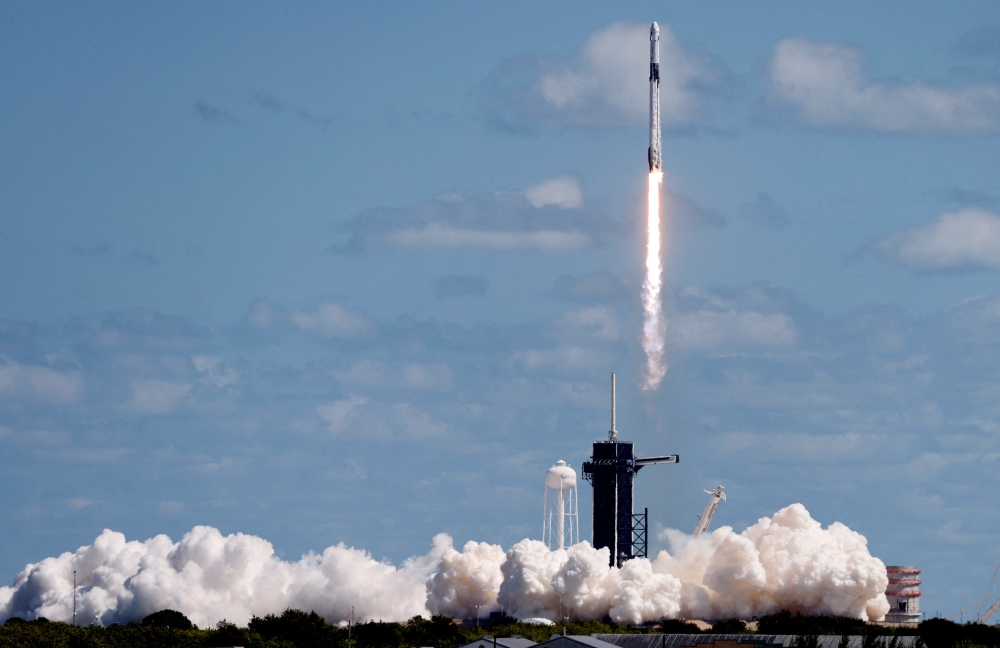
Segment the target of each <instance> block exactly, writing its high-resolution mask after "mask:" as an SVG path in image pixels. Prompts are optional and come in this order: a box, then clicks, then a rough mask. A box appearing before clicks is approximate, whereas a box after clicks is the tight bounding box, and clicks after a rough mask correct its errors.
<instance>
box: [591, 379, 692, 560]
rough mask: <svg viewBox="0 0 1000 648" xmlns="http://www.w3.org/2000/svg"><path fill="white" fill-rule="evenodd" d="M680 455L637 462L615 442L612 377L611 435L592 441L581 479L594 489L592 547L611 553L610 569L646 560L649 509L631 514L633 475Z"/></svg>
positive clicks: (623, 445)
mask: <svg viewBox="0 0 1000 648" xmlns="http://www.w3.org/2000/svg"><path fill="white" fill-rule="evenodd" d="M680 459H681V458H680V455H667V456H663V457H645V458H642V459H640V458H638V457H636V456H635V451H634V449H633V446H632V444H631V443H627V442H624V441H619V440H618V431H617V430H616V429H615V375H614V374H611V431H610V432H608V440H607V441H595V442H594V453H593V455H592V456H591V458H590V461H586V462H584V464H583V477H584V479H586V480H587V481H589V482H590V484H591V485H592V486H593V487H594V537H593V540H594V547H596V548H597V549H600V548H602V547H608V548H609V549H610V550H611V565H616V564H617V565H618V566H619V567H621V565H622V563H623V562H625V561H626V560H629V559H631V558H640V557H641V558H645V557H646V555H647V551H646V546H647V541H648V523H647V522H648V516H649V509H643V512H642V513H633V496H634V490H635V489H634V479H635V474H636V473H637V472H639V469H640V468H642V467H643V466H649V465H651V464H671V463H678V462H679V461H680Z"/></svg>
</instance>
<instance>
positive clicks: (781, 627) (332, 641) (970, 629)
mask: <svg viewBox="0 0 1000 648" xmlns="http://www.w3.org/2000/svg"><path fill="white" fill-rule="evenodd" d="M565 625H566V632H567V633H568V634H572V635H590V634H618V633H641V634H659V633H667V634H702V633H703V632H702V631H701V630H699V629H698V627H697V626H696V625H694V624H693V623H688V622H685V621H664V622H662V623H661V624H659V625H656V626H642V627H634V626H624V625H616V624H614V623H612V622H611V621H610V620H609V619H605V620H604V621H581V622H573V623H568V624H565ZM555 632H562V624H559V625H557V626H544V625H536V624H525V623H521V622H519V621H517V620H516V619H513V618H511V617H501V618H498V619H493V620H491V621H490V622H489V623H484V624H483V625H482V627H479V628H471V629H463V628H462V627H460V626H459V625H458V624H456V623H455V622H454V621H452V619H450V618H448V617H443V616H435V617H432V618H431V619H424V618H422V617H414V618H412V619H410V620H409V621H407V622H406V623H384V622H378V621H371V622H368V623H359V624H357V625H355V626H353V628H351V630H350V633H348V629H347V628H345V627H340V626H336V625H332V624H330V623H327V622H326V621H325V620H324V619H323V618H322V617H321V616H319V615H318V614H316V613H315V612H309V613H306V612H302V611H299V610H286V611H285V612H284V613H282V614H281V615H273V614H269V615H267V616H265V617H254V618H252V619H251V620H250V622H249V623H248V624H247V625H246V627H239V626H237V625H235V624H232V623H227V622H225V621H222V622H220V623H219V624H217V625H216V627H215V628H212V629H199V628H196V627H195V626H194V625H192V624H191V622H190V621H189V620H188V619H187V618H186V617H185V616H184V615H183V614H181V613H180V612H175V611H173V610H163V611H161V612H157V613H155V614H151V615H149V616H148V617H146V618H145V619H143V620H142V622H141V623H127V624H125V625H117V624H115V625H111V626H108V627H101V626H90V627H82V628H81V627H74V626H72V625H69V624H66V623H60V622H50V621H48V620H46V619H36V620H34V621H24V620H22V619H18V618H11V619H8V620H7V622H6V623H5V624H4V625H3V626H0V648H8V647H9V648H36V647H43V648H219V647H223V646H244V647H245V648H409V647H412V646H428V647H432V648H453V647H454V646H458V645H461V644H465V643H469V642H472V641H475V640H477V639H482V638H483V637H485V636H488V635H493V636H496V637H510V636H513V635H520V636H522V637H524V638H525V639H530V640H532V641H536V642H541V641H545V640H546V639H548V638H549V637H550V636H551V635H552V634H553V633H555ZM704 632H706V633H718V634H739V633H748V634H750V633H751V631H750V630H749V629H748V628H747V626H746V624H744V623H743V622H742V621H739V620H735V619H731V620H728V621H720V622H718V623H716V624H715V625H714V626H712V628H711V629H710V630H706V631H704ZM757 634H760V635H765V634H767V635H771V634H781V635H799V636H800V642H799V643H800V644H801V645H800V646H795V647H793V648H815V645H816V642H815V638H816V637H818V636H820V635H863V636H865V637H866V640H865V642H864V646H862V648H886V646H887V645H885V644H879V643H877V642H878V641H882V640H880V639H878V638H879V637H885V636H887V635H890V636H891V635H895V636H908V635H916V636H918V637H919V638H920V644H922V646H925V647H926V648H977V647H983V648H1000V628H998V627H996V626H986V625H981V624H974V623H966V624H961V625H960V624H956V623H953V622H951V621H947V620H945V619H929V620H927V621H924V622H923V623H921V624H920V626H919V627H917V628H887V627H884V626H880V625H877V624H867V623H865V622H864V621H859V620H857V619H849V618H845V617H824V616H801V615H792V614H790V613H788V612H780V613H778V614H773V615H769V616H764V617H761V618H760V619H758V624H757ZM888 648H891V643H890V644H888Z"/></svg>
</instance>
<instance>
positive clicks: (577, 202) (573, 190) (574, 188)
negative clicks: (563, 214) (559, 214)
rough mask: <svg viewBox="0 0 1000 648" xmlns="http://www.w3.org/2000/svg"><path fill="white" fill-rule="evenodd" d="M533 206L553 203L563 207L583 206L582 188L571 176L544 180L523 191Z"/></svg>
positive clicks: (576, 207)
mask: <svg viewBox="0 0 1000 648" xmlns="http://www.w3.org/2000/svg"><path fill="white" fill-rule="evenodd" d="M524 195H525V196H527V197H528V202H530V203H531V205H532V206H533V207H546V206H548V205H555V206H556V207H562V208H563V209H580V208H581V207H583V189H582V188H581V187H580V182H579V181H578V180H577V179H576V178H574V177H572V176H559V177H557V178H552V179H550V180H546V181H545V182H543V183H542V184H540V185H536V186H534V187H531V188H530V189H528V190H527V191H525V192H524Z"/></svg>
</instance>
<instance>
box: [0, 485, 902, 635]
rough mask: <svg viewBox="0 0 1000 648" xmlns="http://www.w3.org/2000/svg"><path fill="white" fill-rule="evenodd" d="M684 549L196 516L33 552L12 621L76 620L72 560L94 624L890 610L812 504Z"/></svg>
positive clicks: (682, 542)
mask: <svg viewBox="0 0 1000 648" xmlns="http://www.w3.org/2000/svg"><path fill="white" fill-rule="evenodd" d="M666 536H667V539H668V540H669V542H670V545H671V550H670V552H667V551H662V552H660V554H659V555H658V556H657V557H656V558H655V559H653V560H648V559H645V558H636V559H634V560H630V561H628V562H626V563H625V564H624V565H623V566H622V567H621V568H615V567H609V566H608V558H609V552H608V550H607V549H595V548H593V547H592V546H590V544H589V543H587V542H582V543H580V544H577V545H574V546H572V547H569V548H567V549H561V550H555V551H552V550H549V549H548V548H547V547H546V546H545V545H544V544H543V543H541V542H539V541H537V540H527V539H525V540H522V541H520V542H518V543H517V544H515V545H514V546H513V547H511V548H510V550H508V551H506V552H504V550H503V549H502V548H501V547H500V546H499V545H491V544H488V543H479V542H471V541H470V542H468V543H466V544H465V545H464V547H463V548H462V551H458V550H456V549H455V548H454V547H453V546H452V540H451V538H450V537H448V536H447V535H445V534H438V535H437V536H435V537H434V540H433V543H432V547H431V549H430V551H429V552H428V553H427V554H425V555H423V556H419V557H414V558H410V559H409V560H407V561H406V562H405V563H404V564H403V565H402V566H401V567H398V568H397V567H395V566H393V565H390V564H387V563H383V562H378V561H376V560H374V559H373V558H372V557H371V555H370V554H369V553H367V552H365V551H362V550H359V549H353V548H350V547H346V546H345V545H343V544H339V545H336V546H333V547H329V548H327V549H326V550H324V551H323V552H322V553H321V554H315V553H309V554H306V555H305V556H303V557H302V558H301V559H300V560H298V561H296V562H287V561H283V560H281V559H279V558H277V557H276V556H275V555H274V549H273V547H272V546H271V544H270V543H269V542H267V541H266V540H264V539H262V538H258V537H256V536H250V535H244V534H240V533H237V534H232V535H228V536H223V535H222V534H221V533H220V532H219V531H218V530H216V529H213V528H211V527H195V528H194V529H192V530H191V531H190V532H189V533H187V534H186V535H185V536H184V537H183V538H181V540H180V541H179V542H176V543H175V542H173V541H172V540H171V539H170V538H168V537H166V536H163V535H161V536H156V537H155V538H151V539H149V540H146V541H145V542H138V541H126V539H125V537H124V536H123V535H122V534H121V533H116V532H114V531H110V530H105V531H104V532H103V533H102V534H101V535H100V536H98V538H97V539H96V540H95V541H94V543H93V544H92V545H88V546H84V547H81V548H80V549H78V550H77V551H75V552H72V553H70V552H67V553H64V554H62V555H60V556H58V557H55V558H46V559H45V560H42V561H41V562H38V563H34V564H30V565H28V566H26V567H25V568H24V569H23V570H22V571H21V573H20V574H18V576H17V578H16V579H15V582H14V585H13V586H11V587H0V622H2V621H4V620H6V619H8V618H10V617H12V616H18V617H21V618H25V619H33V618H37V617H40V616H44V617H46V618H48V619H51V620H59V621H70V620H71V619H72V610H73V571H74V570H76V572H77V576H76V577H77V584H78V589H77V618H78V622H79V623H81V624H83V625H89V624H90V623H92V622H97V623H100V624H103V625H107V624H110V623H124V622H127V621H137V620H140V619H142V618H143V617H144V616H146V615H148V614H150V613H152V612H156V611H158V610H162V609H167V608H169V609H174V610H178V611H180V612H182V613H184V614H185V615H187V616H188V617H189V618H190V619H191V620H192V621H193V622H194V623H196V624H197V625H199V626H202V627H205V626H210V625H212V624H214V623H217V622H218V621H220V620H223V619H226V620H228V621H231V622H235V623H238V624H245V623H246V622H247V621H249V619H250V617H251V616H253V615H256V616H263V615H266V614H273V613H280V612H282V611H283V610H285V609H287V608H297V609H302V610H307V611H311V610H314V611H316V612H317V613H319V614H320V615H322V616H323V617H325V618H326V619H327V620H328V621H331V622H335V623H336V622H339V621H344V620H346V619H348V618H349V617H350V611H349V606H354V609H355V618H356V620H358V621H365V620H372V619H381V620H385V621H403V620H406V619H409V618H411V617H413V616H415V615H418V614H419V615H424V616H429V615H430V614H445V615H448V616H453V617H460V618H475V617H476V615H477V608H478V613H479V614H480V615H482V616H484V617H485V616H487V615H488V614H489V612H491V611H494V610H497V609H499V608H500V607H501V606H502V607H503V609H504V611H505V612H507V613H508V614H511V615H513V616H516V617H518V618H521V619H526V618H544V619H549V620H553V621H559V620H562V619H563V618H564V617H569V618H570V619H601V618H604V617H606V616H609V617H610V618H611V619H612V620H614V621H615V622H618V623H642V622H646V621H659V620H662V619H673V618H698V619H724V618H734V617H738V618H749V617H750V616H751V615H755V614H756V615H761V614H767V613H771V612H776V611H778V610H781V609H790V610H794V611H801V612H803V613H806V614H809V613H815V614H836V615H844V616H851V617H856V618H861V619H872V620H877V619H881V618H883V617H884V615H885V613H886V612H887V611H888V610H889V605H888V603H887V601H886V598H885V595H884V592H885V588H886V586H887V585H888V579H887V577H886V571H885V565H883V564H882V562H881V561H880V560H878V559H877V558H874V557H872V556H871V554H870V553H869V552H868V547H867V542H866V540H865V538H864V537H863V536H861V535H860V534H858V533H856V532H854V531H851V530H850V529H848V528H847V527H846V526H844V525H843V524H840V523H836V522H835V523H834V524H832V525H830V526H829V527H827V528H826V529H823V528H822V526H821V525H820V523H819V522H817V521H815V520H813V519H812V517H811V516H810V515H809V512H808V511H806V509H805V507H803V506H802V505H801V504H793V505H791V506H788V507H786V508H783V509H781V510H780V511H778V512H777V513H775V514H774V515H773V516H772V517H770V518H766V517H765V518H761V519H760V520H759V521H758V522H757V523H756V524H754V525H753V526H751V527H749V528H748V529H746V530H745V531H743V532H742V533H740V534H737V533H734V532H733V530H732V529H731V528H730V527H721V528H719V529H717V530H715V531H714V532H713V533H712V534H711V535H705V536H702V537H700V538H697V539H692V538H691V537H690V536H686V535H685V534H683V533H681V532H679V531H667V532H666Z"/></svg>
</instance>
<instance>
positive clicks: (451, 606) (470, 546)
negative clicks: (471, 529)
mask: <svg viewBox="0 0 1000 648" xmlns="http://www.w3.org/2000/svg"><path fill="white" fill-rule="evenodd" d="M439 537H441V536H437V537H436V538H435V540H437V538H439ZM505 559H506V556H505V555H504V552H503V548H502V547H501V546H500V545H491V544H487V543H485V542H473V541H471V540H470V541H469V542H466V543H465V547H463V548H462V553H459V552H457V551H455V548H454V547H452V546H451V543H450V542H449V543H448V548H447V549H445V551H444V554H443V555H442V556H441V563H440V564H439V565H438V568H437V572H436V573H435V574H434V575H433V576H432V577H431V578H430V579H429V580H428V581H427V609H428V610H430V611H431V612H433V613H434V614H444V615H447V616H450V617H455V618H458V619H471V618H472V617H474V616H476V614H477V609H476V608H477V606H479V609H478V614H480V615H489V613H490V612H493V611H494V610H496V609H497V608H498V605H497V593H498V592H499V591H500V584H501V583H502V582H503V574H502V573H501V572H500V565H502V564H503V562H504V560H505Z"/></svg>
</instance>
